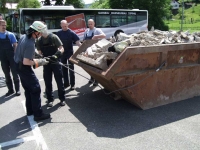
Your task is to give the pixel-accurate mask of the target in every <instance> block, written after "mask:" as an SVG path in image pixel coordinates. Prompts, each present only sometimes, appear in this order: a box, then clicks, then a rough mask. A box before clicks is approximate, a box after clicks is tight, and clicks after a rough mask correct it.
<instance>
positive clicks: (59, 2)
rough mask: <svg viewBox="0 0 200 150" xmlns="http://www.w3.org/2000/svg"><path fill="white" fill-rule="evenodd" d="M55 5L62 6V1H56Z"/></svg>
mask: <svg viewBox="0 0 200 150" xmlns="http://www.w3.org/2000/svg"><path fill="white" fill-rule="evenodd" d="M55 5H63V0H56V3H55Z"/></svg>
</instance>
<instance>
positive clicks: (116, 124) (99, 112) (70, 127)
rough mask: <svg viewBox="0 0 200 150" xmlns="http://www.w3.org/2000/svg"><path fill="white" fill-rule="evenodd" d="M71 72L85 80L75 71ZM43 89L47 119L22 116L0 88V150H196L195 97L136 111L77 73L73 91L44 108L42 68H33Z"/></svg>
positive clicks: (198, 120) (20, 106) (20, 104)
mask: <svg viewBox="0 0 200 150" xmlns="http://www.w3.org/2000/svg"><path fill="white" fill-rule="evenodd" d="M75 71H77V72H79V73H81V74H82V75H84V76H86V77H88V78H89V75H88V74H87V73H86V72H85V71H84V70H83V69H82V68H80V67H78V66H75ZM35 73H36V75H37V77H38V79H39V80H40V85H41V89H42V93H41V98H42V107H43V109H44V111H45V112H49V113H51V116H52V118H51V119H49V120H45V121H41V122H38V123H37V122H35V121H33V116H30V117H27V116H26V113H25V109H24V102H25V97H24V94H23V89H22V95H21V96H19V97H15V96H14V95H13V96H11V97H8V98H5V97H4V94H5V93H6V92H7V88H6V87H4V88H0V118H1V119H0V149H2V150H7V149H12V150H47V149H48V150H94V149H95V150H160V149H162V150H172V149H176V150H199V149H200V142H199V141H200V136H199V133H200V97H194V98H191V99H187V100H184V101H180V102H176V103H173V104H169V105H165V106H161V107H157V108H153V109H149V110H145V111H144V110H141V109H138V108H137V107H135V106H133V105H132V104H130V103H128V102H126V101H125V100H119V101H114V100H113V99H112V98H110V97H109V96H108V95H105V94H104V93H103V91H102V90H101V89H100V88H99V87H93V86H91V85H88V84H87V82H88V81H87V80H86V79H85V78H82V77H80V76H79V75H76V88H75V90H74V91H70V90H69V89H66V97H67V100H66V105H65V106H64V107H60V105H59V100H58V97H57V86H56V83H55V81H53V87H54V90H55V92H54V94H55V101H54V106H53V107H52V108H47V107H46V103H45V101H46V98H45V94H44V91H45V86H44V82H43V77H42V67H40V68H38V69H35ZM2 74H3V73H2V70H1V69H0V75H2Z"/></svg>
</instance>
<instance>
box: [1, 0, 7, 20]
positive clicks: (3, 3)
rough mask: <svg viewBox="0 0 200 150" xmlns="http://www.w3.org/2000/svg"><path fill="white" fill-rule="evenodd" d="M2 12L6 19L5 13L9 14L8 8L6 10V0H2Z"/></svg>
mask: <svg viewBox="0 0 200 150" xmlns="http://www.w3.org/2000/svg"><path fill="white" fill-rule="evenodd" d="M0 12H1V13H3V16H4V18H5V13H7V12H8V8H6V0H0Z"/></svg>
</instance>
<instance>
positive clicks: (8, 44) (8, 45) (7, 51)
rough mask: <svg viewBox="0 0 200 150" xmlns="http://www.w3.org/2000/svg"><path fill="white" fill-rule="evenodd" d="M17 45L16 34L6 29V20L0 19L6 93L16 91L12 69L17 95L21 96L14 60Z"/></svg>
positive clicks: (1, 52)
mask: <svg viewBox="0 0 200 150" xmlns="http://www.w3.org/2000/svg"><path fill="white" fill-rule="evenodd" d="M16 47H17V40H16V38H15V35H14V34H13V33H11V32H8V31H6V21H5V20H0V61H1V67H2V70H3V72H4V74H5V78H6V85H7V87H8V92H7V93H6V96H9V95H11V94H13V93H14V90H13V82H12V79H11V76H10V70H11V72H12V76H13V80H14V85H15V92H16V96H19V95H20V94H21V92H20V82H19V76H18V74H17V72H16V69H15V62H14V51H15V49H16Z"/></svg>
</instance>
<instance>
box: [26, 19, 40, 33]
mask: <svg viewBox="0 0 200 150" xmlns="http://www.w3.org/2000/svg"><path fill="white" fill-rule="evenodd" d="M24 20H25V31H26V30H27V29H28V28H29V27H30V25H31V24H32V23H33V22H34V21H35V20H37V21H40V20H41V17H40V16H28V15H25V16H24Z"/></svg>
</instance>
